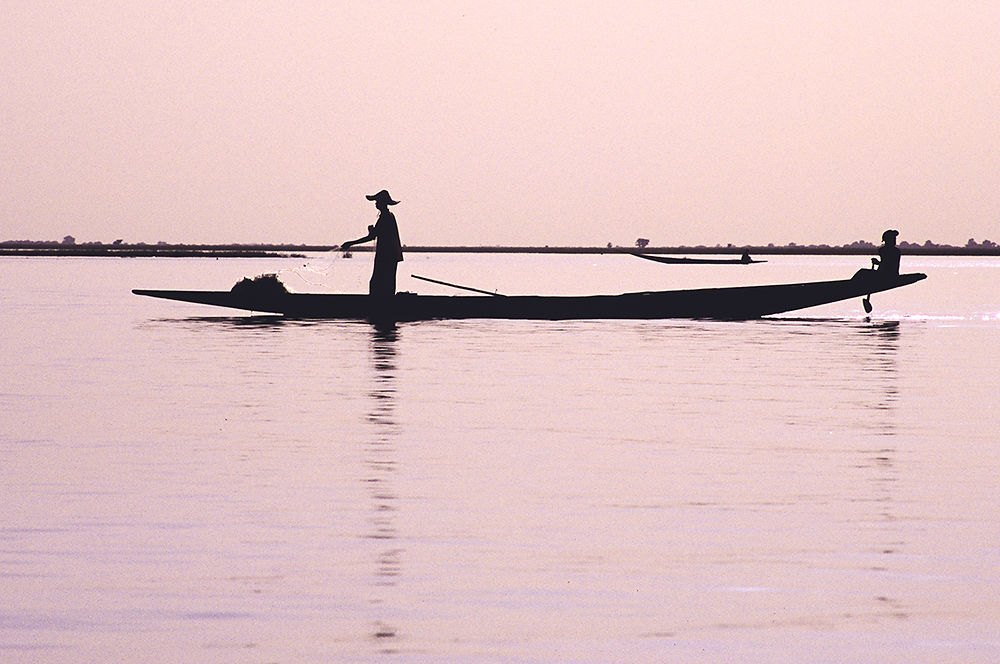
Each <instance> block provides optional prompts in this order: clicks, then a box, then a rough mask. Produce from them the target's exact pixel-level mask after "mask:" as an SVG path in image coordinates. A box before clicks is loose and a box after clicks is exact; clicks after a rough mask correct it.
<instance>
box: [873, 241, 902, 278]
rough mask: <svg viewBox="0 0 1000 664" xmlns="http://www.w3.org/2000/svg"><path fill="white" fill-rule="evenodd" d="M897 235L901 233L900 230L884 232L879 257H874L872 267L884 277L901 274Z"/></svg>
mask: <svg viewBox="0 0 1000 664" xmlns="http://www.w3.org/2000/svg"><path fill="white" fill-rule="evenodd" d="M897 235H899V231H893V230H889V231H886V232H885V233H882V246H881V247H879V248H878V258H873V259H872V268H874V269H875V270H877V271H878V272H879V274H880V275H881V276H883V277H895V276H897V275H898V274H899V247H897V246H896V236H897Z"/></svg>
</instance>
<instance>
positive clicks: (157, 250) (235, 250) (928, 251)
mask: <svg viewBox="0 0 1000 664" xmlns="http://www.w3.org/2000/svg"><path fill="white" fill-rule="evenodd" d="M70 240H71V238H66V239H64V240H63V241H61V242H46V241H17V240H11V241H6V242H0V256H25V257H29V256H87V257H119V258H305V257H306V256H305V254H307V253H323V252H330V251H336V250H338V246H336V245H305V244H295V245H293V244H168V243H165V242H159V243H157V244H143V243H138V244H125V243H123V242H121V241H115V242H114V243H112V244H103V243H101V242H87V243H82V244H76V242H75V241H70ZM899 247H900V249H901V250H902V251H903V253H904V254H907V255H911V256H1000V245H998V244H996V243H994V242H991V241H990V240H985V241H983V242H982V243H976V242H975V241H974V240H970V241H969V243H968V244H966V245H965V246H962V247H959V246H953V245H939V244H934V243H932V242H930V241H927V242H925V243H923V244H915V243H910V242H900V243H899ZM877 249H878V245H877V244H874V243H870V242H865V241H859V242H854V243H851V244H848V245H841V246H830V245H825V244H819V245H797V244H788V245H781V246H777V245H774V244H768V245H739V246H737V245H732V244H728V245H725V246H723V245H716V246H712V247H710V246H705V245H698V246H655V247H654V246H643V247H641V248H640V247H637V246H632V247H622V246H610V245H609V246H605V247H554V246H544V247H530V246H450V247H448V246H404V247H403V251H404V252H407V253H466V254H474V253H505V254H631V253H642V254H670V255H673V254H694V255H704V254H715V255H719V254H723V255H725V254H733V255H736V256H740V255H742V254H743V252H744V251H746V252H749V253H750V255H751V256H754V257H756V256H768V255H817V256H853V255H870V254H873V253H874V252H875V251H876V250H877ZM372 250H373V247H370V246H364V247H357V248H352V249H351V252H352V253H354V252H357V253H365V252H371V251H372Z"/></svg>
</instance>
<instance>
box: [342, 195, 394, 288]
mask: <svg viewBox="0 0 1000 664" xmlns="http://www.w3.org/2000/svg"><path fill="white" fill-rule="evenodd" d="M365 198H367V199H368V200H370V201H374V202H375V209H377V210H378V212H379V214H378V220H377V221H376V222H375V225H374V226H369V227H368V235H366V236H364V237H362V238H358V239H357V240H351V241H350V242H345V243H344V244H342V245H340V248H341V250H343V251H347V250H348V249H349V248H351V247H353V246H354V245H356V244H361V243H363V242H371V241H372V240H375V267H374V268H373V269H372V278H371V281H369V282H368V294H369V295H395V294H396V266H397V265H399V262H400V261H401V260H403V245H402V244H400V242H399V227H398V226H396V217H395V216H393V214H392V212H389V206H390V205H398V204H399V201H394V200H392V197H391V196H389V192H388V191H386V190H385V189H383V190H382V191H380V192H378V193H377V194H373V195H371V196H365Z"/></svg>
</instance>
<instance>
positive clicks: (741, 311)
mask: <svg viewBox="0 0 1000 664" xmlns="http://www.w3.org/2000/svg"><path fill="white" fill-rule="evenodd" d="M926 276H927V275H924V274H920V273H913V274H901V275H897V276H891V277H883V276H881V275H879V274H878V273H877V272H874V271H871V270H861V271H859V272H858V273H857V274H856V275H855V276H854V277H853V278H851V279H841V280H836V281H812V282H805V283H797V284H772V285H765V286H735V287H729V288H698V289H691V290H674V291H645V292H637V293H623V294H621V295H581V296H538V295H512V296H502V295H416V294H414V293H398V294H396V295H393V296H388V297H370V296H368V295H339V294H321V293H289V292H287V291H284V290H283V289H281V290H275V289H273V288H266V289H261V290H254V289H246V290H240V291H238V292H234V291H177V290H142V289H136V290H133V291H132V292H133V293H135V294H136V295H147V296H150V297H159V298H165V299H168V300H179V301H182V302H194V303H198V304H209V305H214V306H220V307H231V308H234V309H244V310H248V311H257V312H270V313H278V314H284V315H286V316H293V317H300V318H345V319H371V320H395V321H406V320H426V319H434V318H516V319H538V320H565V319H601V318H617V319H622V318H635V319H655V318H711V319H722V320H746V319H752V318H760V317H761V316H767V315H770V314H778V313H783V312H786V311H796V310H798V309H805V308H808V307H815V306H819V305H821V304H829V303H831V302H839V301H841V300H848V299H851V298H855V297H862V296H867V295H870V294H871V293H878V292H881V291H887V290H891V289H893V288H899V287H901V286H906V285H908V284H912V283H915V282H917V281H920V280H921V279H925V278H926Z"/></svg>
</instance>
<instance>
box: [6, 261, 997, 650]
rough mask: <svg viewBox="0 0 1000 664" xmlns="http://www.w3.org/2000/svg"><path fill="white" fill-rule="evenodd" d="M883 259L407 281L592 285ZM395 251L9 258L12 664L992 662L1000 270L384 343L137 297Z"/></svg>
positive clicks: (452, 330)
mask: <svg viewBox="0 0 1000 664" xmlns="http://www.w3.org/2000/svg"><path fill="white" fill-rule="evenodd" d="M856 262H857V260H856V259H855V258H853V257H843V258H838V257H831V258H817V257H776V258H775V260H773V261H771V262H769V263H767V264H764V265H760V266H746V267H744V266H736V267H731V266H710V267H701V266H699V267H690V266H683V267H672V266H661V265H657V264H647V262H645V261H638V260H636V259H633V258H630V257H623V256H617V257H592V256H560V257H546V256H541V257H539V256H490V255H472V256H461V255H458V256H454V255H414V256H407V260H406V262H405V263H404V265H405V266H407V268H408V270H409V271H408V272H407V273H406V274H407V275H408V274H409V273H410V272H412V273H417V274H425V275H426V276H431V277H435V278H441V279H445V280H449V281H456V282H459V283H468V284H470V285H474V286H477V287H487V288H491V289H492V288H496V289H497V290H500V291H501V292H510V293H516V292H549V293H573V292H616V291H617V290H643V289H649V288H671V287H689V286H690V287H698V286H703V285H727V284H732V285H737V284H743V283H768V282H782V281H799V280H802V279H812V278H816V279H823V278H841V277H843V276H844V275H845V274H846V275H849V274H850V273H851V272H853V269H854V268H855V267H856V266H855V263H856ZM368 267H369V264H368V263H367V262H366V261H365V259H364V257H363V256H361V255H358V256H357V257H356V258H355V259H351V260H350V261H345V260H343V259H334V258H331V257H328V256H318V257H314V258H313V259H311V260H307V261H303V260H293V259H288V260H285V261H277V262H274V261H253V260H246V261H242V260H224V261H212V260H204V259H192V260H154V259H150V260H146V259H135V260H111V259H0V283H2V284H3V290H2V291H0V292H2V304H0V329H2V334H3V344H2V346H0V349H2V350H0V352H2V355H0V361H2V366H3V372H2V377H0V410H2V412H3V413H4V414H3V417H2V419H0V482H2V486H3V491H4V500H3V501H2V502H0V517H2V518H0V607H2V608H0V659H3V661H10V662H61V661H75V662H106V661H144V662H176V661H198V662H295V663H298V662H352V661H372V660H375V659H385V660H393V659H394V660H398V661H401V662H404V661H405V662H411V661H412V662H423V661H426V662H473V661H474V662H481V661H498V662H499V661H505V662H506V661H524V662H607V661H636V662H659V661H686V662H690V661H704V662H717V661H798V662H817V661H829V662H873V661H879V662H886V661H889V662H893V661H895V662H912V661H942V662H944V661H963V662H991V661H996V660H997V659H998V657H1000V639H998V637H997V634H998V633H1000V602H998V600H997V597H1000V573H998V571H997V570H998V569H1000V547H998V545H997V542H998V541H1000V504H998V502H997V500H996V495H997V479H996V478H997V477H998V474H1000V451H998V446H997V442H998V439H997V434H996V432H997V431H998V430H1000V408H998V406H1000V397H998V396H997V394H998V390H997V382H998V381H997V369H998V367H1000V299H998V297H997V292H996V289H995V287H994V284H996V283H997V277H998V276H1000V261H997V260H995V259H943V258H938V259H920V260H917V259H908V258H907V257H904V270H907V269H909V270H919V271H924V272H927V273H928V275H929V278H928V280H927V281H925V282H920V284H917V285H914V286H911V287H909V288H906V289H901V290H899V291H894V292H891V293H883V294H879V295H876V296H875V297H874V298H873V301H874V303H875V312H874V313H873V314H872V316H871V317H865V316H864V312H863V311H862V310H861V307H860V303H859V302H847V303H838V304H834V305H827V306H825V307H820V308H817V309H814V310H807V311H806V312H802V313H799V314H794V315H787V316H783V317H780V318H776V319H768V320H760V321H749V322H737V323H728V322H707V321H569V322H538V321H430V322H421V323H412V324H403V325H398V326H394V327H389V328H380V327H373V326H371V325H368V324H365V323H355V322H334V321H306V322H303V321H292V320H288V321H286V320H283V319H280V318H275V317H255V316H247V315H244V314H240V313H237V312H228V311H225V310H214V309H211V308H205V307H199V306H197V305H187V304H182V303H171V302H165V301H158V300H152V299H146V298H138V297H135V296H133V295H131V294H130V293H129V289H130V288H133V287H152V288H156V287H163V288H174V287H177V288H185V287H186V288H228V287H229V286H231V285H232V284H233V283H235V281H236V280H238V279H239V278H240V277H242V276H248V275H251V276H252V275H253V274H257V273H259V272H262V271H279V270H280V271H281V272H282V275H283V278H285V279H286V281H288V282H289V284H290V285H291V286H292V287H294V288H297V289H298V290H317V289H324V288H325V289H328V290H343V289H348V290H357V291H361V290H363V289H364V284H365V282H366V280H367V270H368ZM402 272H403V271H402V270H401V274H402ZM296 280H298V281H296ZM543 286H544V287H543ZM401 288H405V289H408V290H414V291H419V292H444V291H442V290H438V287H434V286H432V285H428V284H421V283H419V282H416V281H415V280H411V279H408V277H406V276H403V278H402V279H401Z"/></svg>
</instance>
